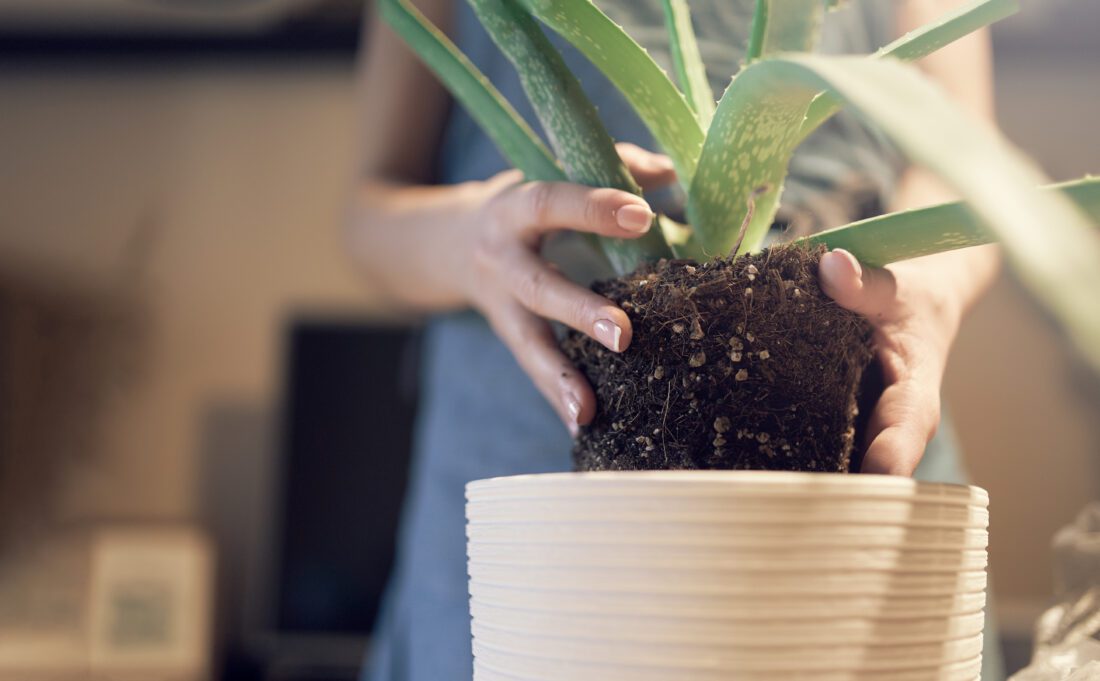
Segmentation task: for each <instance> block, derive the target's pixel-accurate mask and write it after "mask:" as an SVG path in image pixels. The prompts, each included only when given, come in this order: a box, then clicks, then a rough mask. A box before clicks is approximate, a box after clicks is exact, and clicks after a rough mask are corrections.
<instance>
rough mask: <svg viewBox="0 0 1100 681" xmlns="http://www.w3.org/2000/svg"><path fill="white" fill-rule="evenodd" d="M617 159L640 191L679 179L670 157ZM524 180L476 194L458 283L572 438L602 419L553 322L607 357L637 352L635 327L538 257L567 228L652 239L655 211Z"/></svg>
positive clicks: (509, 178) (624, 150)
mask: <svg viewBox="0 0 1100 681" xmlns="http://www.w3.org/2000/svg"><path fill="white" fill-rule="evenodd" d="M618 148H619V154H620V155H621V156H622V158H623V161H624V162H625V163H626V165H627V167H628V168H629V170H630V172H631V174H632V175H633V176H634V178H635V179H636V180H637V181H638V183H639V184H641V185H642V186H643V187H654V186H659V185H662V184H668V183H669V182H671V181H672V180H673V179H674V173H673V169H672V163H671V162H670V161H669V160H668V158H667V157H665V156H661V155H657V154H652V153H650V152H647V151H645V150H643V149H641V148H640V147H636V146H634V145H631V144H620V145H619V147H618ZM521 180H522V177H521V175H520V173H519V172H517V171H507V172H504V173H501V174H499V175H497V176H495V177H493V178H491V179H489V180H487V181H485V182H483V183H472V184H473V185H474V186H472V187H470V188H469V190H470V191H474V192H479V193H480V195H479V196H477V197H474V198H473V200H474V201H476V202H477V203H478V205H480V208H479V209H478V210H476V211H474V213H473V214H472V216H471V217H472V219H471V220H466V221H464V222H465V224H466V225H467V227H468V230H467V233H466V234H465V235H464V239H463V243H464V244H467V245H468V248H469V249H470V250H469V251H468V252H466V253H464V254H462V256H461V259H460V262H459V264H458V265H457V272H458V274H459V280H458V281H456V282H455V284H456V286H458V287H459V288H460V289H461V290H462V291H463V293H464V294H465V295H464V297H465V298H466V299H467V301H468V302H469V303H470V304H472V305H473V306H474V307H475V308H476V309H477V310H478V311H480V312H481V313H482V314H483V315H484V316H485V318H486V319H488V321H489V323H490V325H491V326H492V328H493V330H494V331H495V332H496V334H497V335H498V336H499V337H500V338H501V340H502V341H503V342H504V344H505V345H507V346H508V348H509V349H510V350H511V352H512V354H513V355H514V356H515V357H516V359H517V360H518V362H519V364H520V366H522V367H523V369H524V371H526V372H527V374H528V375H529V376H530V377H531V379H532V380H533V381H534V383H535V385H536V386H537V387H538V389H539V391H540V392H541V393H542V394H543V395H544V396H545V397H546V399H547V400H548V401H549V402H550V404H551V405H552V406H553V407H554V409H555V410H556V411H557V412H558V414H559V416H560V417H561V419H562V421H563V422H564V423H565V424H566V427H568V428H569V430H570V432H571V433H574V434H575V433H576V431H577V427H578V425H581V424H586V423H589V422H590V421H591V420H592V417H593V416H594V415H595V411H596V398H595V394H594V393H593V392H592V388H591V386H589V385H588V382H587V381H586V380H585V378H584V376H583V375H582V374H581V373H580V372H578V371H577V370H576V369H575V368H574V367H573V365H572V364H571V363H570V362H569V360H568V359H566V357H565V356H564V355H563V354H562V353H561V351H560V350H559V349H558V344H557V342H556V340H555V338H554V335H553V332H552V330H551V328H550V326H549V324H548V323H547V321H546V320H548V319H550V320H555V321H558V322H561V323H563V324H566V325H568V326H570V327H572V328H574V329H576V330H578V331H580V332H582V333H585V334H588V335H589V336H591V337H593V338H594V339H596V340H597V341H599V342H600V343H602V344H603V345H605V346H606V347H607V348H608V349H610V350H613V351H615V352H622V351H623V350H625V349H626V348H627V346H628V345H630V339H631V326H630V318H629V317H627V315H626V313H625V312H623V311H622V310H621V309H619V308H618V307H616V306H615V305H614V304H612V302H611V301H610V300H608V299H607V298H604V297H602V296H599V295H597V294H595V293H593V292H592V291H590V290H588V289H586V288H584V287H583V286H579V285H578V284H575V283H573V282H571V281H569V280H568V279H566V278H565V277H564V276H562V275H561V274H560V273H559V272H557V271H556V270H555V269H554V268H553V267H552V266H551V265H550V264H548V263H547V262H546V261H544V260H543V259H542V258H541V257H539V246H540V244H541V242H542V240H543V237H545V236H546V235H547V234H549V233H551V232H554V231H557V230H563V229H571V230H576V231H578V232H588V233H591V234H598V235H601V236H608V237H614V238H619V239H635V238H638V237H639V236H641V235H643V234H645V233H646V232H647V231H649V229H650V226H651V225H652V223H653V217H654V215H653V211H652V210H651V209H650V207H649V205H648V204H647V203H646V202H645V200H644V199H642V198H641V197H638V196H635V195H633V194H631V193H629V192H625V191H619V190H616V189H598V188H592V187H585V186H581V185H576V184H569V183H555V182H528V183H523V182H521Z"/></svg>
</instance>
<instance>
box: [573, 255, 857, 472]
mask: <svg viewBox="0 0 1100 681" xmlns="http://www.w3.org/2000/svg"><path fill="white" fill-rule="evenodd" d="M823 252H824V250H823V249H818V250H813V251H811V250H808V249H805V248H802V247H798V246H779V247H776V248H772V249H770V250H767V251H764V252H762V253H759V254H756V255H752V256H744V257H740V258H736V259H733V260H730V259H723V260H716V261H712V262H707V263H703V264H698V263H695V262H692V261H684V260H672V261H668V260H662V261H660V262H657V263H653V264H650V265H645V266H643V267H642V268H640V269H638V270H637V271H635V272H633V273H631V274H629V275H626V276H623V277H619V278H616V279H611V280H608V281H603V282H599V283H597V284H596V285H595V286H594V287H593V288H594V289H595V290H596V292H597V293H600V294H602V295H605V296H607V297H608V298H610V299H611V300H612V301H614V302H615V303H617V304H618V305H620V306H621V307H622V308H623V310H624V311H626V313H627V314H628V315H630V319H631V322H632V323H633V326H634V337H633V341H632V342H631V345H630V347H629V348H628V349H627V350H626V351H625V352H623V353H621V354H616V353H613V352H611V351H609V350H607V349H606V348H604V347H603V346H602V345H600V344H599V343H597V342H595V341H593V340H592V339H590V338H589V337H588V336H585V335H583V334H580V333H577V332H573V331H571V332H570V333H568V334H567V335H566V337H565V339H564V340H563V341H562V346H563V348H564V350H565V352H566V354H567V355H568V356H569V358H570V359H572V360H573V362H574V363H576V365H577V366H578V368H579V369H580V370H581V371H582V372H584V374H585V376H587V377H588V380H589V381H590V382H591V383H592V386H593V388H594V389H595V390H596V397H597V412H596V418H595V420H594V421H593V422H592V423H591V424H590V425H588V426H586V427H583V428H582V429H581V433H580V435H579V436H578V437H577V440H576V443H575V446H574V450H573V457H574V463H575V465H576V468H577V469H578V470H582V471H595V470H647V469H766V470H796V471H828V472H845V471H847V470H848V466H849V460H850V457H851V453H852V445H853V440H854V436H853V433H854V423H855V416H856V413H857V408H856V397H857V392H858V389H859V384H860V378H861V377H862V374H863V371H864V369H865V367H866V366H867V365H868V363H869V362H870V360H871V357H872V348H871V328H870V325H869V324H868V323H867V322H866V320H864V319H863V318H861V317H860V316H859V315H856V314H855V313H852V312H849V311H847V310H845V309H843V308H841V307H840V306H839V305H837V304H836V303H834V302H833V301H832V300H831V299H830V298H829V297H828V296H826V295H825V294H824V293H823V292H822V291H821V288H820V287H819V285H818V279H817V264H818V261H819V259H820V257H821V254H822V253H823Z"/></svg>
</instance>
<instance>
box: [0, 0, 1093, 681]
mask: <svg viewBox="0 0 1100 681" xmlns="http://www.w3.org/2000/svg"><path fill="white" fill-rule="evenodd" d="M362 10H363V6H362V3H361V2H359V1H358V0H202V1H200V0H154V1H147V2H137V1H135V0H0V679H4V680H6V679H20V680H22V679H33V678H51V679H53V678H85V677H87V676H88V675H91V674H99V675H106V676H112V677H113V676H119V677H121V676H126V675H134V676H135V678H180V679H207V678H209V679H232V680H237V679H241V680H250V679H287V680H290V679H311V680H320V679H351V678H354V675H355V668H356V666H357V665H358V662H359V660H360V659H361V657H362V655H363V653H364V651H365V650H366V649H367V646H368V643H369V636H370V626H371V622H372V620H373V616H374V611H375V609H376V607H377V599H378V596H379V593H380V590H381V588H382V585H383V583H384V580H385V576H386V573H387V571H388V569H389V565H390V561H391V560H392V542H393V534H394V526H395V522H396V517H397V510H398V506H399V503H400V498H401V494H402V491H403V487H404V480H405V474H406V473H405V471H406V466H407V457H408V449H409V435H408V425H409V423H410V419H411V417H412V413H413V410H414V408H415V394H414V393H415V390H414V386H415V375H416V367H415V344H416V331H415V325H413V324H410V323H409V322H408V321H407V320H402V319H399V318H396V317H394V316H393V315H392V314H389V313H388V312H387V310H386V309H385V308H384V306H383V305H382V304H381V303H380V302H379V300H378V298H377V297H376V296H374V295H373V294H372V292H371V291H370V290H369V289H368V288H367V287H366V285H365V284H364V283H363V282H362V281H360V280H359V279H357V277H356V276H355V275H354V273H353V272H351V270H350V267H349V263H348V261H347V260H346V258H345V256H344V254H343V252H342V243H341V232H340V223H341V219H342V212H343V206H344V204H345V199H346V197H347V193H348V191H349V188H350V186H351V178H352V174H353V172H352V171H353V167H354V147H355V129H356V124H357V122H356V120H355V106H354V93H353V74H354V59H355V50H356V45H357V41H358V36H359V25H360V21H361V12H362ZM1098 26H1100V3H1095V2H1084V1H1081V0H1077V1H1074V0H1046V1H1045V2H1042V3H1039V2H1038V1H1037V0H1036V1H1035V2H1033V3H1031V5H1030V6H1028V7H1027V8H1025V11H1024V12H1023V13H1021V14H1020V15H1018V16H1017V17H1015V18H1013V19H1011V20H1009V21H1006V22H1004V23H1003V24H1001V25H999V26H997V27H996V30H995V40H996V50H997V71H998V73H997V77H998V104H999V111H1000V116H1001V122H1002V125H1003V128H1004V130H1005V132H1006V133H1007V135H1008V136H1009V137H1010V138H1011V139H1013V140H1014V141H1015V142H1016V143H1017V144H1019V145H1020V146H1022V147H1023V148H1024V149H1026V150H1027V151H1028V152H1029V153H1030V154H1032V155H1033V156H1034V157H1035V158H1037V159H1038V160H1039V161H1040V162H1041V163H1042V164H1043V166H1044V167H1045V168H1046V170H1047V171H1048V173H1049V174H1050V175H1051V176H1052V177H1053V178H1055V179H1069V178H1073V177H1077V176H1080V175H1082V174H1085V173H1087V172H1089V171H1092V172H1094V173H1095V172H1100V137H1098V136H1097V135H1095V134H1093V133H1094V130H1093V128H1094V127H1095V126H1094V123H1095V115H1096V114H1095V112H1096V111H1098V110H1100V76H1098V75H1097V71H1096V66H1097V64H1100V42H1098V41H1096V28H1097V27H1098ZM367 96H369V93H367ZM1036 229H1042V225H1036ZM946 398H947V401H948V403H949V405H950V408H951V410H952V414H953V418H954V426H955V428H956V430H957V431H958V433H959V436H960V438H961V440H962V442H963V444H964V449H965V452H966V456H967V462H968V465H969V468H970V470H971V473H972V476H973V479H974V481H975V482H976V483H977V484H980V485H982V486H984V487H986V488H988V489H989V491H990V493H991V496H992V508H993V516H992V518H993V524H992V529H991V532H992V540H991V556H992V558H991V560H992V562H991V570H992V576H993V588H994V591H995V597H996V604H997V614H998V616H999V618H1000V620H1001V622H1002V634H1003V636H1004V638H1005V643H1006V645H1007V648H1006V650H1007V653H1008V656H1009V666H1010V667H1011V668H1017V667H1019V666H1021V665H1022V664H1023V663H1024V662H1025V661H1026V659H1027V656H1028V653H1029V637H1030V627H1031V624H1032V622H1033V620H1034V618H1035V617H1036V616H1037V615H1038V614H1039V613H1040V612H1041V611H1042V609H1043V608H1044V607H1045V606H1046V605H1047V604H1048V601H1049V598H1050V593H1051V588H1050V557H1049V553H1048V550H1047V547H1048V543H1049V540H1050V537H1051V535H1052V534H1053V532H1054V531H1055V530H1056V529H1057V528H1059V527H1060V526H1062V525H1063V524H1065V523H1067V522H1068V521H1069V520H1070V519H1071V518H1072V517H1073V516H1074V514H1075V513H1076V511H1077V510H1078V509H1079V508H1081V507H1082V506H1083V505H1084V504H1085V503H1086V502H1088V501H1090V500H1094V499H1100V419H1098V418H1097V415H1098V413H1100V410H1098V406H1100V382H1098V381H1097V379H1096V377H1095V376H1091V375H1090V374H1089V373H1087V371H1086V370H1085V368H1084V366H1083V365H1081V364H1080V363H1078V361H1077V360H1076V359H1075V358H1074V357H1073V356H1072V354H1070V352H1069V351H1068V349H1067V346H1066V345H1065V344H1064V343H1063V341H1062V340H1061V338H1060V337H1059V335H1058V333H1057V331H1056V329H1054V327H1053V326H1052V325H1051V324H1050V323H1049V321H1048V320H1047V319H1046V318H1045V317H1044V316H1043V315H1042V314H1041V313H1040V312H1039V311H1038V310H1037V308H1036V307H1035V306H1034V305H1033V304H1032V303H1031V302H1030V301H1029V300H1028V299H1027V298H1026V296H1025V295H1023V294H1022V292H1021V290H1020V288H1019V287H1018V286H1017V285H1016V284H1015V283H1014V282H1013V280H1012V278H1011V276H1008V275H1005V276H1002V278H1001V280H1000V281H999V282H998V283H997V285H996V287H995V289H994V290H993V292H992V294H991V295H990V296H988V298H987V299H986V300H985V301H984V302H983V303H982V304H981V305H980V307H979V308H978V309H977V310H976V311H975V313H974V314H973V316H972V317H971V318H970V320H969V322H968V323H967V326H966V327H965V328H964V330H963V333H962V336H961V338H960V339H959V343H958V346H957V349H956V351H955V354H954V356H953V359H952V363H951V366H950V369H949V373H948V377H947V386H946Z"/></svg>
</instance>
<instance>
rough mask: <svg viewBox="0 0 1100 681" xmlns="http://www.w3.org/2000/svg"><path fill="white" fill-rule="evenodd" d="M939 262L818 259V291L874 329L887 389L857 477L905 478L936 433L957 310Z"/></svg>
mask: <svg viewBox="0 0 1100 681" xmlns="http://www.w3.org/2000/svg"><path fill="white" fill-rule="evenodd" d="M937 259H939V261H937ZM942 259H943V256H942V255H940V256H928V257H925V258H916V259H914V260H909V261H905V262H901V263H895V264H893V265H889V266H887V267H886V268H877V267H863V266H862V265H861V264H860V263H859V262H858V261H857V260H856V259H855V257H854V256H852V254H851V253H848V252H847V251H843V250H840V249H837V250H834V251H831V252H829V253H826V254H824V255H823V256H822V257H821V264H820V266H819V270H818V272H819V275H820V279H821V287H822V289H823V290H824V291H825V293H826V294H827V295H828V296H829V297H831V298H832V299H833V300H835V301H836V302H837V303H838V304H839V305H841V306H842V307H844V308H847V309H849V310H852V311H853V312H857V313H859V314H861V315H863V316H864V317H866V318H867V319H868V320H869V321H870V322H871V324H872V326H873V327H874V329H875V331H874V342H875V346H876V353H877V357H878V361H879V362H880V363H881V365H882V372H883V377H884V380H885V385H886V387H885V390H884V391H883V393H882V397H880V398H879V401H878V404H877V405H876V406H875V408H874V411H873V412H872V413H871V417H870V420H869V421H868V425H867V453H866V455H865V456H864V459H863V469H862V472H864V473H885V474H891V475H906V476H909V475H912V474H913V471H914V469H916V467H917V464H918V463H920V460H921V457H922V456H923V455H924V448H925V446H926V445H927V444H928V441H929V440H931V439H932V436H933V435H934V434H935V432H936V428H937V427H938V426H939V422H940V384H941V383H942V381H943V372H944V368H945V366H946V364H947V355H948V351H949V350H950V348H951V344H952V342H954V339H955V335H956V333H957V332H958V328H959V323H960V321H961V318H962V314H963V307H964V306H963V302H962V300H961V297H960V296H959V295H958V294H957V293H956V292H955V291H954V290H953V289H952V287H951V285H950V284H949V283H948V281H950V278H949V277H942V276H937V274H942V272H939V270H940V269H941V267H940V263H941V262H942ZM858 444H859V443H857V446H858Z"/></svg>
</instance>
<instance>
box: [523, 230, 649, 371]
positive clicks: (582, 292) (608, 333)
mask: <svg viewBox="0 0 1100 681" xmlns="http://www.w3.org/2000/svg"><path fill="white" fill-rule="evenodd" d="M502 274H503V275H504V277H505V280H506V281H507V283H508V285H509V288H510V289H511V291H512V294H513V295H514V296H515V297H516V299H517V300H519V301H520V303H522V304H523V306H524V307H525V308H527V309H528V310H530V311H532V312H534V313H535V314H537V315H539V316H540V317H546V318H548V319H553V320H555V321H559V322H561V323H562V324H565V325H567V326H571V327H572V328H574V329H576V330H577V331H580V332H581V333H584V334H588V335H589V336H592V337H593V338H595V339H596V340H597V341H599V342H600V343H602V344H603V345H604V346H605V347H607V349H608V350H611V351H613V352H622V351H623V350H625V349H626V348H627V346H629V345H630V339H631V337H632V329H631V326H630V317H628V316H627V315H626V313H625V312H623V311H622V310H621V309H619V308H618V307H617V306H615V305H614V304H613V303H612V302H611V301H610V300H608V299H607V298H604V297H603V296H600V295H597V294H595V293H593V292H592V291H590V290H588V289H586V288H584V287H583V286H578V285H577V284H575V283H573V282H571V281H569V280H568V279H566V278H565V277H564V276H562V275H561V274H560V273H559V272H557V271H555V270H554V269H552V268H550V267H548V266H547V265H546V263H545V262H543V261H542V260H541V259H540V258H538V257H537V256H535V255H534V254H533V253H531V252H530V251H527V250H524V249H522V248H516V252H515V253H512V254H510V257H508V258H507V261H506V264H505V265H504V270H503V272H502Z"/></svg>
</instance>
